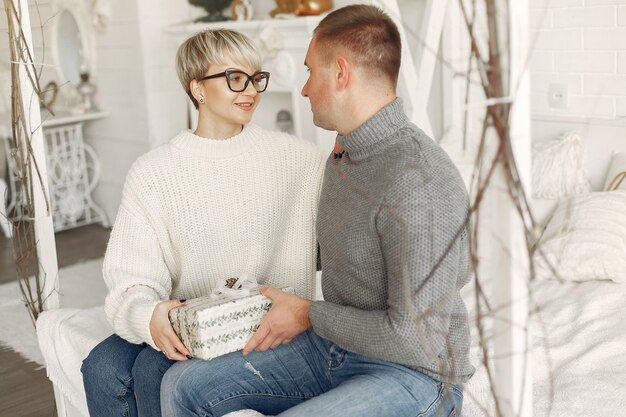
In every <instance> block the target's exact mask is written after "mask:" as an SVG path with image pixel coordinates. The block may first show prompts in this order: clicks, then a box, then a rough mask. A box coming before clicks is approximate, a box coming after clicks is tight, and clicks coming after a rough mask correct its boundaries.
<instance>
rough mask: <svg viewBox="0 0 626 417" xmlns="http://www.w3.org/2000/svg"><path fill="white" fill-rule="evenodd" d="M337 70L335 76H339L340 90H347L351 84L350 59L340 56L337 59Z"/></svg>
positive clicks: (338, 85) (338, 86)
mask: <svg viewBox="0 0 626 417" xmlns="http://www.w3.org/2000/svg"><path fill="white" fill-rule="evenodd" d="M335 67H336V72H335V76H336V77H337V88H338V89H339V90H345V89H346V88H347V87H348V85H349V84H350V77H351V75H352V74H351V73H350V70H351V68H350V63H349V62H348V60H347V59H346V58H344V57H342V56H340V57H338V58H337V59H336V60H335Z"/></svg>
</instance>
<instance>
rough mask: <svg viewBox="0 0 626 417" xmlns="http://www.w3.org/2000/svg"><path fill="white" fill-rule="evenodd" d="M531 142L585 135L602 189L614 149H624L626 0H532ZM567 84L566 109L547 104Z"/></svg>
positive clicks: (591, 168)
mask: <svg viewBox="0 0 626 417" xmlns="http://www.w3.org/2000/svg"><path fill="white" fill-rule="evenodd" d="M530 7H531V10H530V16H531V22H530V26H531V36H533V35H534V36H535V37H536V40H535V44H534V51H533V53H532V56H531V60H530V70H531V111H532V114H533V122H532V130H533V140H535V141H543V140H547V139H550V138H553V137H555V136H557V135H558V134H560V133H563V132H565V131H571V130H575V131H578V132H580V133H581V134H582V136H583V139H584V147H585V150H586V168H587V171H588V173H589V178H590V180H591V184H592V187H593V189H594V190H599V189H601V187H602V185H603V183H604V177H605V175H606V171H607V169H608V163H609V160H610V154H611V152H612V151H613V150H626V0H551V1H548V0H531V1H530ZM551 84H564V85H565V86H566V87H567V92H568V95H569V100H568V103H567V107H566V108H564V109H559V108H554V107H550V105H549V103H548V90H549V87H550V85H551Z"/></svg>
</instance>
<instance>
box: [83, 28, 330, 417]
mask: <svg viewBox="0 0 626 417" xmlns="http://www.w3.org/2000/svg"><path fill="white" fill-rule="evenodd" d="M176 60H177V72H178V77H179V79H180V81H181V83H182V85H183V88H184V89H185V91H186V92H187V94H188V95H189V97H190V99H191V100H192V101H193V103H194V105H195V106H196V108H197V109H198V111H199V115H198V126H197V128H196V130H195V132H193V133H191V132H187V131H183V132H181V133H180V134H179V135H177V136H176V137H174V138H173V139H172V140H171V141H170V142H169V143H168V144H165V145H163V146H161V147H159V148H157V149H155V150H153V151H151V152H148V153H147V154H145V155H143V156H142V157H140V158H139V159H138V160H137V161H136V162H135V163H134V164H133V166H132V168H131V170H130V172H129V174H128V176H127V178H126V184H125V186H124V192H123V196H122V203H121V206H120V209H119V212H118V215H117V219H116V221H115V226H114V228H113V231H112V234H111V239H110V241H109V245H108V248H107V252H106V256H105V261H104V279H105V281H106V283H107V285H108V287H109V294H108V296H107V298H106V301H105V311H106V314H107V317H108V319H109V322H110V323H111V325H112V327H113V329H114V331H115V333H116V334H114V335H113V336H111V337H109V338H108V339H106V340H105V341H103V342H102V343H101V344H99V345H98V346H96V347H95V348H94V350H93V351H92V352H91V353H90V354H89V357H88V358H87V359H86V360H85V361H84V363H83V367H82V372H83V380H84V385H85V391H86V394H87V404H88V407H89V413H90V415H91V416H92V417H96V416H107V417H110V416H115V415H123V416H136V415H141V416H160V415H161V412H160V406H159V387H160V383H161V378H162V376H163V373H164V372H165V371H166V370H167V369H168V368H169V367H170V366H171V365H172V364H173V363H175V362H176V361H184V360H187V359H188V358H189V357H190V352H189V350H188V349H187V348H186V347H185V346H184V345H183V344H182V342H181V341H180V340H179V339H178V337H177V336H176V334H175V333H174V331H173V329H172V326H171V324H170V322H169V319H168V313H169V311H170V310H171V309H173V308H176V307H179V306H181V305H182V304H183V303H184V302H185V300H186V299H188V298H195V297H200V296H204V295H207V294H209V293H210V292H211V290H212V289H213V288H215V287H216V286H219V285H221V284H222V283H223V282H224V280H225V279H226V278H228V277H234V276H240V275H241V274H243V273H248V274H251V275H253V276H256V277H259V278H260V283H261V284H265V285H270V286H274V287H284V286H291V287H294V288H295V289H296V292H297V293H298V294H300V295H302V296H303V297H307V298H312V297H313V295H314V289H315V285H314V279H315V269H316V268H315V266H316V256H315V255H316V252H315V249H316V242H315V233H314V231H315V215H316V207H317V198H318V191H319V188H320V182H321V175H322V172H323V168H324V166H323V165H324V160H325V157H324V156H323V155H322V154H321V153H320V152H319V151H318V150H317V149H316V147H315V146H314V145H312V144H310V143H307V142H304V141H301V140H298V139H296V138H294V137H292V136H289V135H287V134H283V133H276V132H269V131H266V130H264V129H262V128H260V127H259V126H256V125H254V124H252V123H250V120H251V118H252V114H253V113H254V110H255V109H256V107H257V105H258V104H259V102H260V99H261V95H260V94H261V93H262V92H263V91H265V89H266V88H267V83H268V81H269V73H267V72H262V71H260V69H261V61H262V60H261V57H260V56H259V54H258V52H257V51H256V49H255V48H254V46H253V45H252V42H251V41H250V40H249V39H248V38H247V37H245V36H244V35H242V34H240V33H237V32H234V31H230V30H210V31H205V32H202V33H199V34H197V35H195V36H193V37H191V38H190V39H188V40H187V41H186V42H185V43H183V44H182V45H181V46H180V48H179V50H178V53H177V57H176Z"/></svg>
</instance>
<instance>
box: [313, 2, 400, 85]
mask: <svg viewBox="0 0 626 417" xmlns="http://www.w3.org/2000/svg"><path fill="white" fill-rule="evenodd" d="M313 37H314V39H315V40H316V42H317V43H318V44H321V45H323V46H322V47H321V48H318V50H319V51H321V52H320V53H321V58H322V60H324V61H325V62H329V61H330V60H331V59H333V58H334V56H335V54H336V53H337V49H338V48H339V49H340V50H341V52H340V53H341V54H345V55H347V56H348V57H350V58H351V59H352V60H353V62H354V63H355V64H356V65H357V66H359V67H361V68H363V69H364V70H366V71H368V72H369V73H370V74H373V75H379V76H380V75H383V76H386V77H387V78H388V79H389V80H390V81H391V82H392V83H393V85H394V86H395V85H396V84H397V82H398V73H399V72H400V60H401V54H402V46H401V42H400V33H399V32H398V27H397V26H396V24H395V23H394V22H393V20H392V19H391V18H390V17H389V16H388V15H387V14H385V13H384V12H383V11H382V10H381V9H379V8H378V7H375V6H369V5H364V4H355V5H351V6H346V7H342V8H340V9H337V10H335V11H334V12H332V13H330V14H329V15H327V16H326V17H325V18H324V19H323V20H322V21H321V22H320V23H319V25H318V26H317V28H315V31H314V32H313Z"/></svg>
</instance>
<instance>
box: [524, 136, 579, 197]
mask: <svg viewBox="0 0 626 417" xmlns="http://www.w3.org/2000/svg"><path fill="white" fill-rule="evenodd" d="M532 187H533V188H532V189H533V196H534V197H536V198H560V197H566V196H570V195H575V194H583V193H588V192H589V191H591V185H590V184H589V179H588V178H587V172H586V171H585V158H584V155H583V149H582V138H581V137H580V135H579V134H578V133H576V132H567V133H564V134H562V135H561V136H559V137H557V138H555V139H551V140H548V141H545V142H538V143H536V144H534V145H533V166H532Z"/></svg>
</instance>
